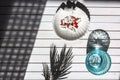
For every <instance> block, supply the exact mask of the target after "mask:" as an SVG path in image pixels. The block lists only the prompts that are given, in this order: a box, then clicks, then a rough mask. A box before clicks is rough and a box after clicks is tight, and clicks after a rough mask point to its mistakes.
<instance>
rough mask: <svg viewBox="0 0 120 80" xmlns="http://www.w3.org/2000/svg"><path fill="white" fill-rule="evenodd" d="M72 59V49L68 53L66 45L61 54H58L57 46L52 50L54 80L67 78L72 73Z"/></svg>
mask: <svg viewBox="0 0 120 80" xmlns="http://www.w3.org/2000/svg"><path fill="white" fill-rule="evenodd" d="M72 58H73V55H72V48H69V50H68V51H67V52H66V45H65V46H64V47H63V48H62V50H61V53H60V54H58V51H57V49H56V46H55V45H53V46H52V47H51V48H50V65H51V73H52V80H57V79H66V78H67V77H66V75H67V74H69V73H70V71H68V70H69V69H70V68H71V64H72Z"/></svg>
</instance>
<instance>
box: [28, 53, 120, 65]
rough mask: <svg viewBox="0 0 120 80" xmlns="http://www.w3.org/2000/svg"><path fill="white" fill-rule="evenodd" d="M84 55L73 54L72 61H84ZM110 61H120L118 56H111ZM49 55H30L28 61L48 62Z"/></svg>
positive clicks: (75, 62)
mask: <svg viewBox="0 0 120 80" xmlns="http://www.w3.org/2000/svg"><path fill="white" fill-rule="evenodd" d="M85 58H86V56H74V58H73V63H74V64H77V63H78V64H79V63H85ZM111 59H112V63H120V56H111ZM49 60H50V58H49V55H42V56H41V55H32V56H31V59H30V61H29V63H36V62H37V63H43V62H46V63H49V62H50V61H49Z"/></svg>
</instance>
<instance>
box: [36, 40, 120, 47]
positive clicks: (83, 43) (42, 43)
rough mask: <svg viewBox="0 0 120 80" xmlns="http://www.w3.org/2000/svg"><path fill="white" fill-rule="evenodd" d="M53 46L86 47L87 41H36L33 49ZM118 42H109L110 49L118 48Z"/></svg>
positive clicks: (119, 41)
mask: <svg viewBox="0 0 120 80" xmlns="http://www.w3.org/2000/svg"><path fill="white" fill-rule="evenodd" d="M52 43H53V44H55V45H56V46H57V47H62V46H63V45H64V44H67V46H68V47H86V45H87V40H74V41H67V40H63V39H60V40H38V39H37V40H36V42H35V45H34V47H50V45H51V44H52ZM118 43H120V40H111V44H110V47H120V44H118Z"/></svg>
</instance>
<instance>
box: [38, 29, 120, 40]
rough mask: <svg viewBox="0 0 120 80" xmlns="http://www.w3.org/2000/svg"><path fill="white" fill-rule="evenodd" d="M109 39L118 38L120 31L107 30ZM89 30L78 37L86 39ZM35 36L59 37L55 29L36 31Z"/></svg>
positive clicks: (119, 37)
mask: <svg viewBox="0 0 120 80" xmlns="http://www.w3.org/2000/svg"><path fill="white" fill-rule="evenodd" d="M107 32H108V34H109V36H110V38H111V39H120V32H116V31H115V32H110V31H107ZM90 33H91V31H88V32H87V33H86V34H85V35H84V36H83V37H81V38H80V39H88V36H89V34H90ZM37 38H48V39H49V40H50V39H56V38H57V39H60V37H59V36H57V35H56V33H55V31H53V30H52V31H38V34H37Z"/></svg>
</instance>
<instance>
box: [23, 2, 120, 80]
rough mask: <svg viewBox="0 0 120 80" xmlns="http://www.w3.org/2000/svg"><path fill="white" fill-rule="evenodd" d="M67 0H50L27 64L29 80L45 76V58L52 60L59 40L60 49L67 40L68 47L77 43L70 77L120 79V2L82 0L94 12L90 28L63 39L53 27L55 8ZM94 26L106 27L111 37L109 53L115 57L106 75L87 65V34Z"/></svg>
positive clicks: (79, 79) (77, 79)
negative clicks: (71, 38)
mask: <svg viewBox="0 0 120 80" xmlns="http://www.w3.org/2000/svg"><path fill="white" fill-rule="evenodd" d="M63 1H66V0H48V1H47V4H46V7H45V11H44V15H43V17H42V22H41V24H40V27H39V31H38V34H37V38H36V41H35V45H34V49H33V51H32V55H31V58H30V61H29V65H28V67H27V71H26V75H25V80H44V77H43V76H42V75H41V74H42V68H43V67H42V62H47V63H49V50H50V48H49V47H50V45H51V44H52V43H54V44H56V46H57V47H59V50H60V49H61V47H62V46H63V45H64V44H67V46H68V47H69V46H72V47H73V54H74V58H73V64H72V68H71V71H72V72H71V73H70V74H69V75H68V78H67V80H83V79H89V80H90V79H93V80H100V79H102V80H105V79H108V80H112V79H114V80H118V79H119V75H120V73H119V72H120V2H104V1H101V2H95V1H91V2H90V1H89V2H87V1H84V0H79V1H80V2H82V3H84V4H85V5H86V6H87V7H88V9H89V11H90V13H91V24H90V27H89V31H88V32H87V33H86V35H85V36H83V37H82V38H80V39H79V40H75V41H66V40H63V39H60V38H59V37H58V36H57V35H56V33H55V32H54V31H53V27H52V20H53V16H54V14H55V11H56V9H57V8H58V6H59V5H60V4H61V2H63ZM113 1H114V0H113ZM94 29H104V30H106V31H107V32H108V33H109V35H110V37H111V43H110V48H109V50H108V53H109V54H110V56H111V59H112V66H111V68H110V70H109V72H108V73H106V74H105V75H102V76H95V75H93V74H91V73H89V72H88V71H87V69H86V67H85V58H86V44H87V38H88V35H89V34H90V32H91V31H92V30H94Z"/></svg>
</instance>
